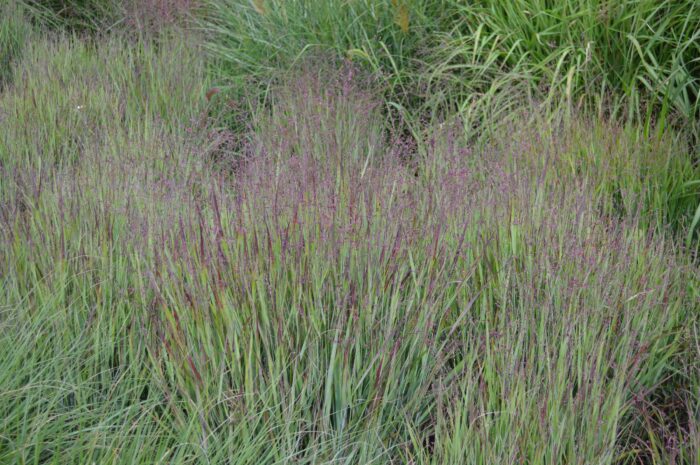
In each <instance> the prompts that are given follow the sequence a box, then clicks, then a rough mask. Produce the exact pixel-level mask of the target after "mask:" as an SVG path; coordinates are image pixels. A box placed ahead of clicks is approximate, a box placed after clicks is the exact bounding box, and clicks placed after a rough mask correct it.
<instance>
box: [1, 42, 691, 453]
mask: <svg viewBox="0 0 700 465" xmlns="http://www.w3.org/2000/svg"><path fill="white" fill-rule="evenodd" d="M312 71H313V72H306V73H302V74H299V75H298V77H297V78H296V79H289V80H287V81H285V82H280V83H277V84H275V85H274V86H273V87H272V88H271V89H270V91H269V100H268V104H267V105H265V106H262V107H259V108H258V109H257V110H256V111H255V112H253V114H252V116H251V119H250V121H249V129H248V132H247V134H246V137H245V138H244V141H243V143H241V144H239V145H234V146H232V147H233V148H229V149H225V150H223V151H221V152H220V153H217V158H213V157H212V153H211V151H210V150H211V149H212V147H215V146H216V141H215V140H213V139H212V138H216V137H219V133H212V132H211V131H210V127H209V126H208V124H209V123H208V121H207V119H206V118H207V111H206V110H207V108H206V98H205V93H206V91H207V89H208V88H209V83H208V81H207V78H206V75H205V67H204V63H203V62H202V57H201V55H200V54H199V53H198V50H197V48H196V47H194V48H193V45H192V44H190V43H189V42H188V40H183V41H180V40H176V39H174V38H171V39H170V41H163V42H160V43H159V44H158V46H157V47H155V46H154V44H152V43H149V42H136V43H134V42H132V41H127V40H122V39H120V38H118V37H114V38H109V39H105V40H103V41H97V42H90V43H88V42H84V41H81V40H79V39H77V38H75V37H70V36H68V37H58V38H54V39H49V40H36V41H33V42H31V43H30V44H29V45H28V46H27V47H26V49H25V54H24V58H23V60H22V61H21V62H20V63H19V64H18V65H17V66H16V67H15V69H14V77H15V79H14V80H13V82H14V83H15V84H14V85H12V86H11V87H9V88H8V89H7V90H6V91H5V92H4V93H3V94H2V95H1V96H0V102H1V103H2V107H3V108H4V109H6V111H7V112H8V113H9V114H10V115H12V118H8V119H4V120H3V121H2V125H3V131H2V139H0V141H1V144H0V163H1V165H0V166H1V167H2V170H3V178H2V179H3V182H2V185H1V186H0V187H1V190H0V192H1V193H2V197H1V199H2V203H1V204H0V205H1V207H0V220H1V222H0V243H1V244H2V247H0V250H2V252H1V253H0V263H1V267H0V269H2V270H3V272H2V274H0V277H1V279H2V284H1V285H2V289H3V293H2V296H3V297H2V301H1V307H0V308H1V309H2V313H0V325H2V331H0V344H1V345H2V347H4V348H5V349H4V350H2V351H0V387H1V389H0V431H2V434H1V435H0V457H1V460H2V461H3V462H5V463H85V462H88V463H89V462H95V463H236V464H241V463H251V464H252V463H256V464H257V463H287V462H297V463H328V462H340V463H484V464H486V463H495V462H509V461H510V462H527V463H555V462H560V463H591V462H596V463H620V462H625V461H627V462H630V463H632V462H634V461H635V460H643V459H645V457H647V456H653V454H654V453H657V455H658V454H670V453H675V452H673V449H669V448H665V446H663V445H660V444H662V443H663V444H667V443H668V444H671V442H669V441H670V439H669V438H671V437H673V438H676V439H675V440H676V441H678V442H677V443H673V444H678V446H677V449H679V450H682V451H683V452H682V454H684V455H679V454H680V453H678V454H676V455H677V456H678V457H679V458H678V460H681V458H682V460H685V461H686V463H692V458H693V457H694V456H693V455H692V454H694V453H695V451H696V448H695V447H696V445H694V443H693V440H692V439H690V438H691V436H689V435H687V434H684V432H686V431H688V432H689V431H691V430H690V429H689V428H697V423H696V421H695V420H690V421H689V420H685V417H684V413H683V412H685V411H686V410H685V408H686V406H687V407H688V408H691V409H692V408H693V406H694V405H696V404H695V402H696V401H697V397H696V396H695V395H694V394H692V393H693V391H692V390H693V389H694V388H695V384H693V383H694V381H691V380H694V379H695V378H693V376H694V374H693V373H694V372H693V371H692V370H693V364H692V360H693V359H692V357H694V355H693V354H694V352H692V351H693V350H694V347H695V345H696V344H697V338H696V336H695V333H694V332H693V328H694V327H693V326H692V325H693V321H694V319H695V317H696V311H697V307H696V305H695V303H694V302H696V300H695V299H697V295H696V294H693V292H696V291H694V290H693V287H692V286H693V284H692V283H696V282H697V270H696V269H694V268H693V267H692V266H691V265H690V262H689V261H688V260H687V257H685V256H684V255H683V254H678V253H677V252H678V251H677V247H676V246H675V245H674V242H673V240H672V236H671V235H669V234H668V233H667V232H665V231H664V230H663V229H660V228H658V229H657V228H651V227H648V226H647V223H648V221H647V219H646V218H645V217H644V216H643V215H642V214H640V213H639V208H638V207H637V204H638V203H644V202H648V201H651V202H654V201H656V200H655V197H653V195H652V194H650V192H651V193H653V192H655V191H654V190H653V189H651V190H650V191H647V190H640V191H637V190H635V189H634V188H632V189H630V190H629V191H627V190H622V191H621V192H622V198H621V201H622V204H621V205H617V204H614V203H612V201H611V200H610V199H611V192H609V191H608V189H612V190H613V191H615V192H617V190H618V189H616V188H615V187H613V186H615V185H616V183H619V185H623V186H624V185H631V186H635V185H636V184H632V181H631V180H632V179H636V178H638V177H639V179H642V180H645V181H644V183H645V184H649V185H650V186H653V185H654V182H656V181H655V180H659V181H658V182H661V183H662V182H669V181H668V179H667V178H666V177H665V176H670V175H666V174H664V173H663V172H662V171H661V170H660V169H659V168H658V167H663V166H670V167H672V170H673V171H672V172H674V173H686V170H688V169H689V168H687V167H686V166H685V165H684V162H683V161H682V160H683V159H682V158H680V157H678V158H675V156H677V155H678V153H679V151H680V152H682V150H683V146H682V145H681V144H677V143H676V142H674V141H673V139H672V138H671V139H669V140H664V142H663V143H657V142H655V140H653V139H652V140H649V139H645V138H644V134H643V131H639V132H627V131H624V130H618V129H615V128H614V127H611V126H607V125H606V124H605V123H595V122H587V121H586V120H585V118H582V119H581V120H580V124H579V125H571V126H569V129H568V130H567V131H565V132H562V131H561V130H559V129H558V128H557V127H555V126H552V124H551V123H550V122H549V121H548V119H547V118H542V119H541V120H538V119H535V120H532V119H529V118H523V120H522V121H521V124H520V125H518V126H517V128H515V129H510V130H504V132H500V133H498V134H497V136H496V137H494V138H491V139H486V140H483V141H482V143H481V144H480V145H472V144H470V143H469V142H468V139H467V138H466V137H465V136H464V133H463V131H462V125H444V126H443V127H442V128H438V127H435V128H434V129H433V131H432V133H431V134H430V135H429V137H427V138H426V140H424V141H423V142H422V143H421V144H420V149H419V148H418V146H416V145H415V144H412V143H411V140H410V139H408V140H407V139H405V138H404V137H403V136H401V135H400V134H394V135H392V134H390V133H389V132H387V129H386V126H385V122H384V115H383V110H382V109H383V107H382V104H381V100H380V99H379V97H378V95H381V92H380V90H377V91H374V90H373V89H371V88H368V87H367V81H365V80H362V79H359V80H358V78H357V70H354V69H353V68H352V67H348V68H345V69H344V70H343V71H342V72H341V74H340V75H338V76H336V77H332V76H331V75H329V74H327V73H323V72H319V71H318V68H316V69H314V70H312ZM217 97H219V95H216V96H214V97H213V98H217ZM528 121H530V122H528ZM533 121H534V122H533ZM582 154H585V155H587V156H589V157H590V159H589V160H588V161H587V160H586V159H585V158H582ZM227 157H228V158H229V159H230V161H231V164H230V167H231V168H230V170H227V171H225V172H223V171H222V170H221V166H222V161H225V160H226V158H227ZM650 195H652V196H651V197H649V196H650ZM649 199H651V200H649ZM627 202H629V203H627ZM684 371H687V375H683V376H680V377H677V376H676V375H677V374H678V373H680V372H684ZM672 376H674V379H678V383H680V384H679V385H680V386H681V388H680V389H683V390H684V391H685V392H688V393H690V395H688V396H687V397H685V398H684V399H685V401H686V402H687V403H686V404H683V409H680V408H678V409H676V408H668V409H665V410H664V411H663V419H664V423H663V424H662V425H661V426H662V427H660V428H659V427H657V426H655V425H650V424H648V423H645V418H646V416H645V415H646V410H645V408H644V406H645V405H647V404H646V403H647V402H653V399H654V398H655V397H657V396H658V397H659V398H666V397H668V398H675V397H674V393H675V392H676V391H677V390H679V389H676V388H674V387H673V386H672V385H671V384H669V382H668V379H669V378H670V377H672ZM674 422H675V423H678V425H679V427H678V428H676V429H674V428H673V427H671V426H670V425H673V424H674ZM692 431H696V429H693V430H692ZM674 432H675V433H676V435H675V436H674V435H673V434H674ZM652 435H654V436H653V437H657V438H660V439H659V440H660V441H661V442H658V441H652V442H641V443H640V442H638V441H637V440H636V438H640V437H652ZM655 447H661V448H660V449H658V451H656V450H655ZM694 448H695V449H694Z"/></svg>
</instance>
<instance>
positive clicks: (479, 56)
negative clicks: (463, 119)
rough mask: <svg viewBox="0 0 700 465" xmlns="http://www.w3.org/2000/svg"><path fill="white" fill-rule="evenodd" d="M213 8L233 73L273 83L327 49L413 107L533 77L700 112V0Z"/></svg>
mask: <svg viewBox="0 0 700 465" xmlns="http://www.w3.org/2000/svg"><path fill="white" fill-rule="evenodd" d="M208 13H209V15H208V17H207V20H206V21H205V24H204V27H205V29H206V30H207V31H208V32H209V33H210V34H211V35H210V36H209V37H210V43H209V45H210V48H211V49H212V50H213V51H214V52H215V54H216V55H217V56H218V57H219V58H220V59H221V60H222V63H223V65H222V66H223V73H224V74H225V76H227V77H229V78H231V79H241V78H244V77H245V78H246V79H249V78H251V77H253V78H256V79H263V80H264V78H265V77H269V74H270V71H271V70H272V69H276V68H278V67H285V66H288V65H289V63H290V62H293V61H295V60H297V59H298V58H299V57H300V56H301V55H303V54H305V53H308V52H309V51H312V50H317V49H319V48H321V49H323V50H326V51H327V50H332V51H334V52H336V53H338V54H339V55H341V56H348V57H351V58H352V59H354V60H356V61H358V62H360V63H365V64H367V65H368V66H369V67H370V68H371V69H372V70H374V71H380V72H381V73H382V74H383V75H385V76H386V78H387V82H388V87H389V90H390V95H391V96H392V97H393V98H395V99H398V98H399V97H401V99H403V101H402V103H410V104H412V105H418V104H426V102H428V103H433V104H434V103H435V102H431V100H434V99H436V98H437V99H438V100H444V101H446V102H442V103H447V104H449V105H450V106H455V105H456V106H457V107H459V108H461V109H462V110H464V109H465V108H468V107H469V105H473V104H475V102H477V103H478V101H479V99H481V98H484V97H491V98H492V97H493V96H494V95H495V94H497V93H501V92H503V91H504V90H507V89H508V88H510V87H512V86H515V85H517V84H523V83H526V84H527V87H528V90H529V92H531V93H532V94H533V95H534V96H535V97H536V98H538V99H548V100H552V99H556V100H557V102H560V100H561V99H564V102H565V103H568V104H569V105H573V106H577V107H578V106H581V105H584V106H587V107H590V108H592V109H594V110H595V111H597V112H598V113H599V114H601V115H603V114H609V113H612V114H613V115H623V116H626V117H628V118H632V119H636V120H638V121H641V122H644V121H647V120H649V119H650V118H653V119H655V120H658V121H661V122H662V124H665V123H666V119H667V118H670V119H672V120H675V119H676V118H677V117H680V118H684V119H686V120H687V119H689V118H695V117H697V109H698V92H699V89H700V81H699V80H700V74H699V72H700V67H699V66H700V63H698V60H697V57H698V56H700V48H699V47H700V45H698V44H700V40H699V39H700V8H698V7H697V5H696V4H695V2H693V1H692V0H683V1H670V0H667V1H657V0H626V1H622V2H612V1H607V0H587V1H581V2H571V1H567V2H542V1H540V0H532V1H531V0H522V1H517V2H499V1H490V0H483V1H482V0H479V1H475V2H461V1H443V2H438V1H431V0H406V1H400V2H390V1H385V2H308V1H305V0H294V1H285V2H278V1H264V2H248V1H241V0H215V1H212V2H210V5H209V10H208ZM399 16H400V17H401V18H407V19H404V21H405V24H404V23H402V21H401V20H400V18H399ZM402 24H403V26H402ZM426 86H427V87H426Z"/></svg>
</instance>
